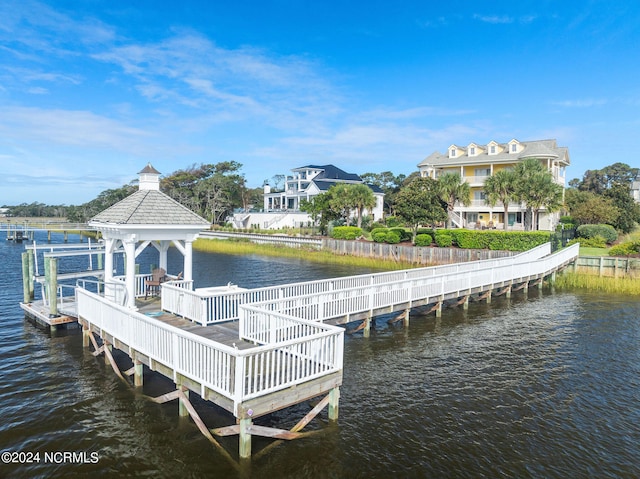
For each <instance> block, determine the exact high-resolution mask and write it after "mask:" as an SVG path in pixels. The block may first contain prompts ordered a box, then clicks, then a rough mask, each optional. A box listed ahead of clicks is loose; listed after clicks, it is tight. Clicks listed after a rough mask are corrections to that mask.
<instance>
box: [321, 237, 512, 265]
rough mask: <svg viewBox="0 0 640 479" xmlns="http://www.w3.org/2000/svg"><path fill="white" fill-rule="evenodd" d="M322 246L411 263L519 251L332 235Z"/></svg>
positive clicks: (444, 261)
mask: <svg viewBox="0 0 640 479" xmlns="http://www.w3.org/2000/svg"><path fill="white" fill-rule="evenodd" d="M322 249H326V250H329V251H333V252H335V253H339V254H344V255H352V256H364V257H366V258H380V259H390V260H394V261H406V262H408V263H412V264H424V265H432V264H450V263H461V262H465V261H475V260H484V259H496V258H506V257H509V256H513V255H515V254H517V252H512V251H492V250H485V249H458V248H438V247H421V246H405V245H399V244H386V243H374V242H371V241H345V240H336V239H330V238H325V239H323V240H322Z"/></svg>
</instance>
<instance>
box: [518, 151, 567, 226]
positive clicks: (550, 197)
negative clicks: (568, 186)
mask: <svg viewBox="0 0 640 479" xmlns="http://www.w3.org/2000/svg"><path fill="white" fill-rule="evenodd" d="M514 174H515V176H516V179H517V180H516V192H515V198H516V199H517V200H518V201H521V202H523V203H524V204H525V205H526V206H527V209H528V210H531V213H532V214H531V223H530V224H527V229H529V230H533V229H534V228H535V225H536V224H537V216H538V213H539V211H540V209H542V208H546V209H547V211H549V212H551V211H557V210H558V209H560V207H561V206H562V193H563V188H562V186H560V185H559V184H558V183H556V182H555V180H554V179H553V175H552V174H551V172H549V171H548V170H547V169H546V168H545V167H544V165H542V163H540V161H539V160H538V159H536V158H528V159H526V160H524V161H523V162H522V163H518V164H517V165H516V167H515V168H514Z"/></svg>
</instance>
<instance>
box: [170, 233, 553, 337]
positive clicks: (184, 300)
mask: <svg viewBox="0 0 640 479" xmlns="http://www.w3.org/2000/svg"><path fill="white" fill-rule="evenodd" d="M550 252H551V244H550V243H546V244H543V245H540V246H537V247H535V248H533V249H531V250H529V251H525V252H523V253H520V254H517V255H515V256H510V257H506V258H495V259H487V260H481V261H471V262H466V263H455V264H448V265H440V266H427V267H424V268H414V269H407V270H401V271H388V272H384V273H373V274H364V275H357V276H346V277H342V278H332V279H325V280H318V281H306V282H302V283H291V284H286V285H281V286H269V287H265V288H256V289H249V290H237V291H233V290H232V291H228V292H216V293H214V294H203V293H198V292H197V291H190V290H187V289H184V288H178V287H174V286H173V285H172V283H168V284H163V286H162V309H164V310H165V311H168V312H170V313H173V314H175V315H177V316H182V317H184V318H187V319H190V320H192V321H196V322H198V323H200V324H202V325H203V326H206V325H208V324H214V323H220V322H223V321H232V320H235V319H238V317H239V316H238V307H239V306H240V305H242V304H251V303H262V302H265V301H274V300H278V299H284V298H289V297H298V296H305V295H313V294H319V293H324V292H328V291H338V290H344V289H353V288H359V287H371V286H372V285H381V284H387V283H391V282H395V281H398V280H403V279H413V278H422V277H432V276H435V275H438V274H446V273H450V272H465V271H474V270H477V269H481V268H494V267H497V266H499V265H501V264H504V263H509V262H513V263H522V262H526V261H532V260H535V259H538V258H541V257H543V256H545V255H548V254H549V253H550Z"/></svg>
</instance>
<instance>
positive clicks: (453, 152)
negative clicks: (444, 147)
mask: <svg viewBox="0 0 640 479" xmlns="http://www.w3.org/2000/svg"><path fill="white" fill-rule="evenodd" d="M449 156H450V157H452V158H453V157H454V156H456V149H455V148H451V152H450V154H449Z"/></svg>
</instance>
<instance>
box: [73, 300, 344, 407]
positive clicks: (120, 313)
mask: <svg viewBox="0 0 640 479" xmlns="http://www.w3.org/2000/svg"><path fill="white" fill-rule="evenodd" d="M76 302H77V307H78V316H79V318H80V319H81V320H86V321H87V322H89V323H90V324H92V325H94V326H95V327H96V328H99V329H100V331H101V332H102V334H104V333H107V334H109V335H111V336H113V337H114V338H117V339H118V340H119V341H121V342H122V343H124V344H126V345H127V346H129V347H130V348H132V349H134V350H136V351H138V352H140V353H142V354H144V355H145V356H147V357H148V358H149V359H150V360H151V361H157V362H160V363H162V364H163V365H165V366H167V367H169V368H171V369H172V370H173V372H174V378H173V379H174V380H175V379H176V377H175V376H176V375H177V374H181V375H183V376H185V377H187V378H190V379H192V380H194V381H197V382H198V383H200V384H201V386H202V388H203V391H204V388H205V387H206V388H209V389H211V390H213V391H215V392H217V393H219V394H221V395H223V396H225V397H227V398H229V399H231V400H232V401H233V402H234V413H237V406H238V404H239V403H241V402H243V401H246V400H248V399H251V398H253V397H258V396H261V395H264V394H268V393H271V392H275V391H279V390H282V389H285V388H288V387H291V386H293V385H296V384H300V383H303V382H306V381H309V380H311V379H315V378H318V377H321V376H324V375H327V374H331V373H334V372H339V371H341V370H342V356H343V346H342V345H343V341H344V337H343V336H344V330H343V329H342V328H337V327H333V326H329V325H318V324H311V323H309V322H308V321H305V320H300V319H296V318H285V317H284V315H282V314H280V315H278V314H273V313H272V314H273V315H274V316H279V317H280V319H281V320H282V321H283V323H282V324H285V323H287V322H288V323H290V324H291V325H292V324H294V323H299V324H300V328H302V329H303V330H306V331H307V334H306V335H305V336H302V337H290V335H288V334H282V333H277V334H271V335H270V336H271V338H275V337H279V338H281V340H279V341H276V342H272V343H269V344H265V345H262V346H257V347H254V348H250V349H243V350H239V349H235V348H233V347H229V346H226V345H224V344H220V343H217V342H215V341H212V340H210V339H207V338H204V337H201V336H198V335H196V334H193V333H190V332H188V331H184V330H181V329H179V328H176V327H174V326H170V325H167V324H164V323H162V322H160V321H158V320H156V319H153V318H149V317H147V316H145V315H144V314H141V313H138V312H137V311H134V310H131V309H128V308H126V307H123V306H119V305H117V304H114V303H112V302H110V301H108V300H106V299H105V298H103V297H101V296H99V295H97V294H95V293H91V292H89V291H87V290H84V289H82V288H77V289H76ZM263 323H264V322H263ZM271 324H272V325H273V322H271ZM273 326H275V325H273ZM289 329H290V330H291V331H294V330H296V328H295V327H293V326H289ZM254 330H256V329H255V328H254ZM240 340H241V339H240V338H238V341H240Z"/></svg>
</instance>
